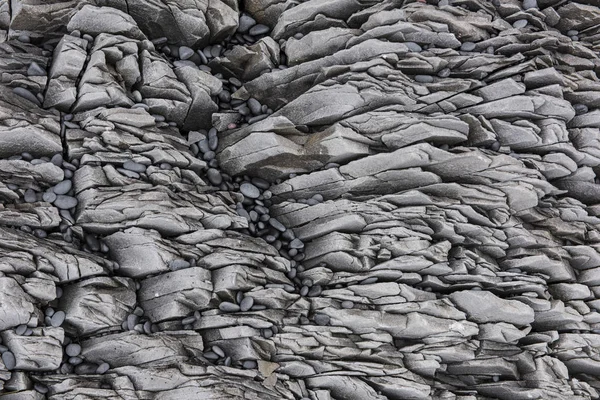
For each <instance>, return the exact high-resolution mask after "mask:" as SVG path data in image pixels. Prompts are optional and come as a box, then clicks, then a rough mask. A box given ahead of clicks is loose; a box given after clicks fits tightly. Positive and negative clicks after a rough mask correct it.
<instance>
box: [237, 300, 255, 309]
mask: <svg viewBox="0 0 600 400" xmlns="http://www.w3.org/2000/svg"><path fill="white" fill-rule="evenodd" d="M253 305H254V299H253V298H252V297H244V298H243V299H242V301H241V302H240V310H242V311H244V312H245V311H248V310H250V309H251V308H252V306H253Z"/></svg>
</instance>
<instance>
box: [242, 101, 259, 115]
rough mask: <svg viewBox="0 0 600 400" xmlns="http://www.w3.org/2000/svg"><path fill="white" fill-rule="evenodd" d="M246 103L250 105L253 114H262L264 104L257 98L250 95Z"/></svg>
mask: <svg viewBox="0 0 600 400" xmlns="http://www.w3.org/2000/svg"><path fill="white" fill-rule="evenodd" d="M246 104H247V105H248V108H250V111H251V112H252V114H254V115H260V114H261V113H262V105H261V104H260V103H259V101H258V100H256V99H255V98H253V97H250V98H249V99H248V102H247V103H246Z"/></svg>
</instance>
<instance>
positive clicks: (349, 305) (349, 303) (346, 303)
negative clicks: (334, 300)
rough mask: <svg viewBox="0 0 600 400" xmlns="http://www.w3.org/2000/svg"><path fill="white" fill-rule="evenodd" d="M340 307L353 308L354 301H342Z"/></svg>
mask: <svg viewBox="0 0 600 400" xmlns="http://www.w3.org/2000/svg"><path fill="white" fill-rule="evenodd" d="M342 308H347V309H350V308H354V303H353V302H352V301H350V300H345V301H342Z"/></svg>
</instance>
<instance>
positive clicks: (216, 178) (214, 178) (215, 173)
mask: <svg viewBox="0 0 600 400" xmlns="http://www.w3.org/2000/svg"><path fill="white" fill-rule="evenodd" d="M206 176H207V178H208V180H209V181H210V183H212V184H213V185H215V186H219V185H220V184H221V183H223V177H222V176H221V173H220V172H219V170H217V169H215V168H209V169H208V171H206Z"/></svg>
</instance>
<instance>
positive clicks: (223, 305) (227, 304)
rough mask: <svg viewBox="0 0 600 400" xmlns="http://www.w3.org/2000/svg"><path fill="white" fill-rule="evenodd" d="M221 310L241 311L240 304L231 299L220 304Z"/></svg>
mask: <svg viewBox="0 0 600 400" xmlns="http://www.w3.org/2000/svg"><path fill="white" fill-rule="evenodd" d="M219 310H221V311H224V312H237V311H240V306H238V305H237V304H234V303H231V302H229V301H223V302H221V304H219Z"/></svg>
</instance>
